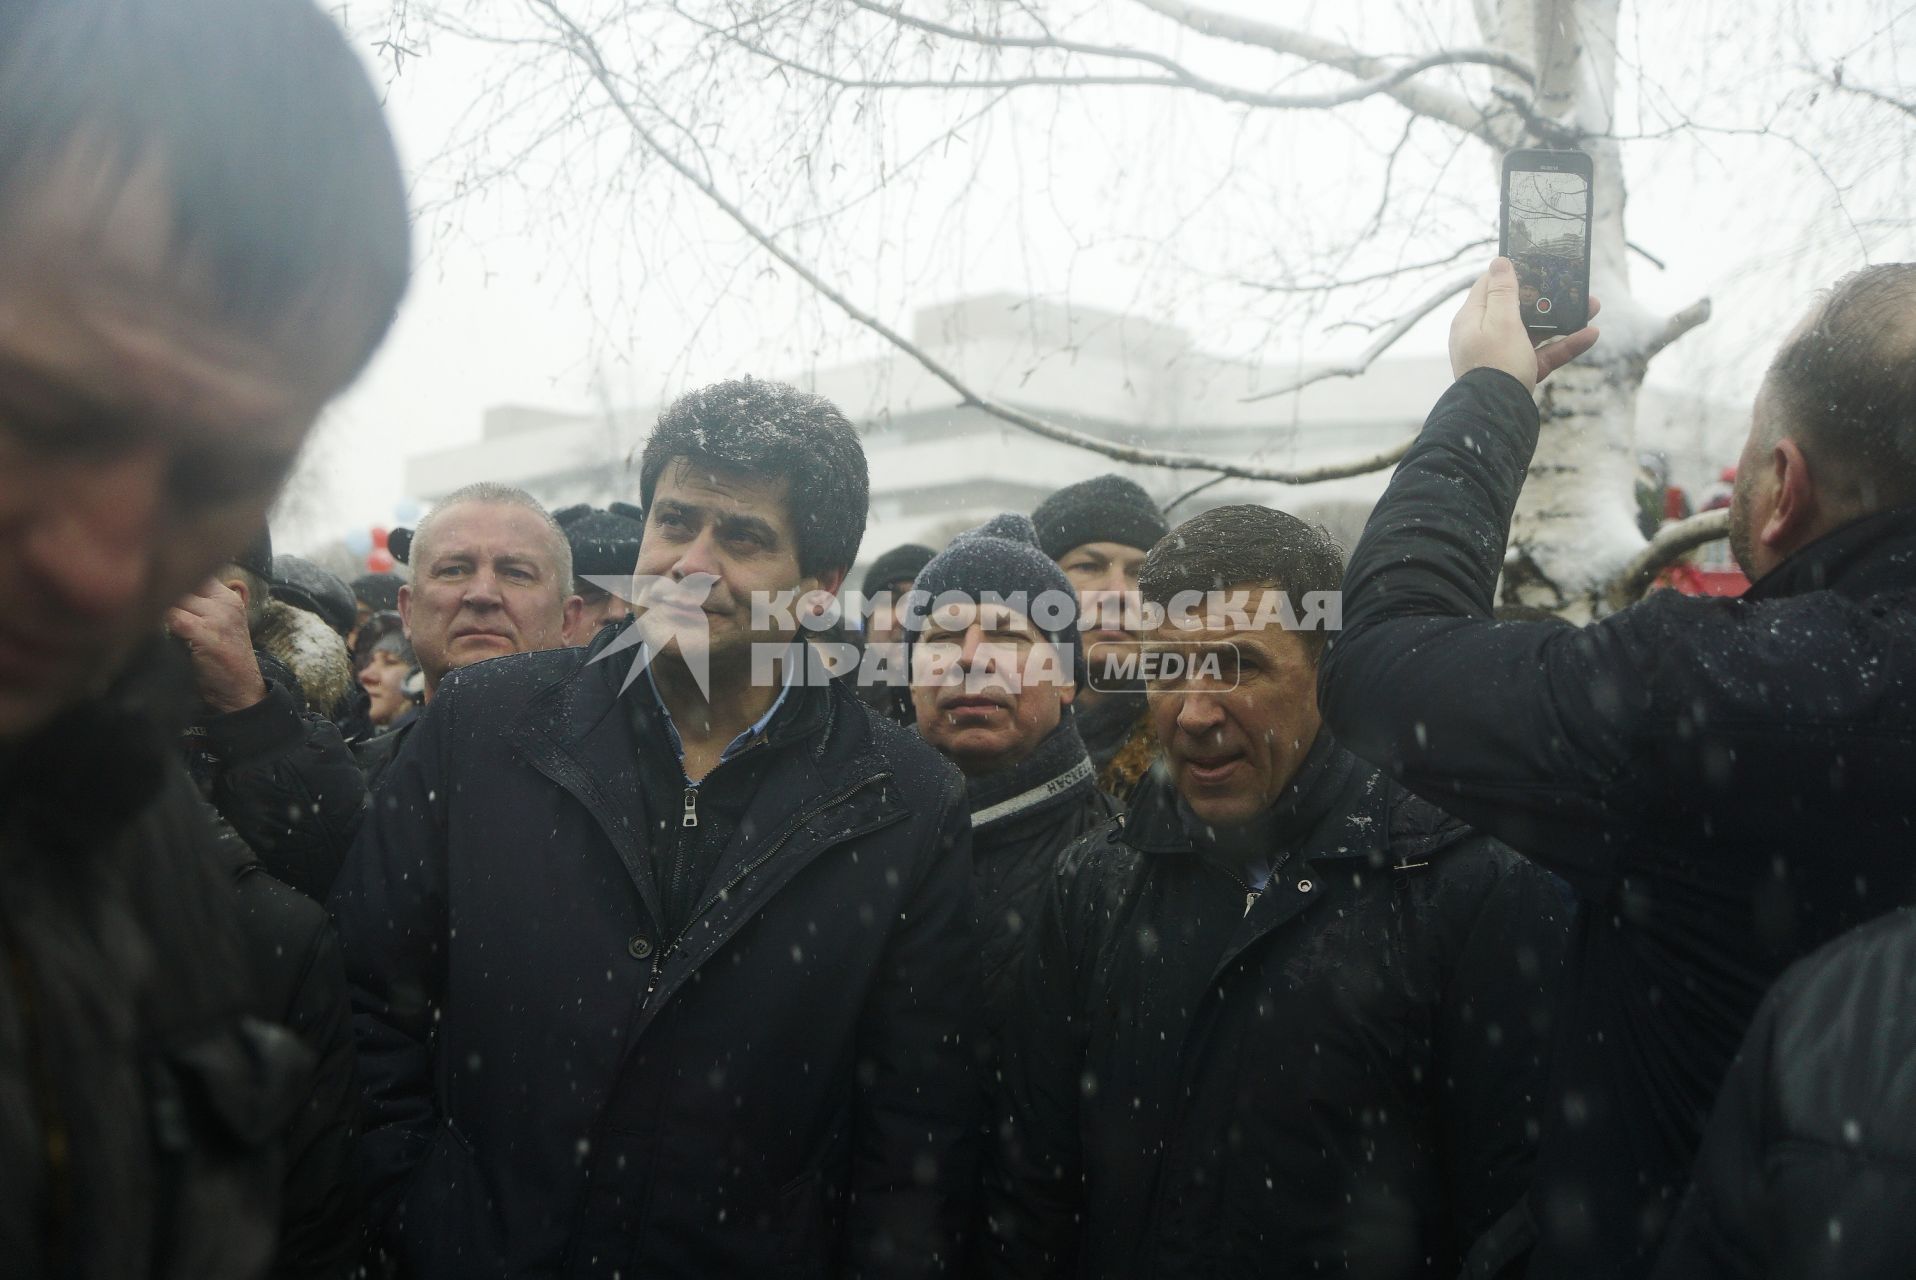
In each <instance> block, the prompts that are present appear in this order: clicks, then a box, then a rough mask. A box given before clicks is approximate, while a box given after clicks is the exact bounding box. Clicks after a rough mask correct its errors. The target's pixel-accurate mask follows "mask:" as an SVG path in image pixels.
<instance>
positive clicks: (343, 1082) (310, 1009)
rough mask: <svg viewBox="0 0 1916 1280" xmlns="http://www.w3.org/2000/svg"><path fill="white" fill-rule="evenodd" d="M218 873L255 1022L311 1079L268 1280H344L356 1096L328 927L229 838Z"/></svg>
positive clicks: (351, 1216) (356, 1248)
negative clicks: (240, 946)
mask: <svg viewBox="0 0 1916 1280" xmlns="http://www.w3.org/2000/svg"><path fill="white" fill-rule="evenodd" d="M222 836H223V838H222V839H221V840H220V842H219V851H220V862H221V868H222V870H224V871H225V872H226V874H227V875H229V876H231V877H232V880H233V886H234V888H235V890H236V891H237V892H238V894H239V902H240V928H241V931H242V933H243V935H244V938H245V942H246V958H247V966H248V971H249V972H250V974H251V975H252V978H253V994H254V1000H253V1012H254V1014H255V1016H257V1017H259V1018H262V1019H264V1020H266V1021H269V1022H276V1023H279V1024H280V1025H282V1026H284V1027H286V1028H287V1029H288V1030H290V1031H291V1032H292V1033H293V1034H294V1035H296V1036H298V1037H299V1039H300V1042H301V1043H303V1044H304V1045H305V1046H306V1048H307V1049H308V1050H309V1051H310V1052H311V1053H312V1054H313V1056H314V1064H315V1065H314V1071H313V1074H312V1076H311V1078H310V1080H309V1082H308V1084H307V1087H306V1088H305V1089H304V1090H302V1097H301V1105H300V1108H299V1111H298V1113H297V1114H296V1115H295V1116H294V1118H293V1120H292V1122H291V1124H290V1126H289V1127H288V1129H287V1132H286V1176H285V1179H284V1182H283V1189H284V1196H283V1200H282V1203H281V1208H280V1233H279V1245H278V1249H277V1251H276V1253H275V1256H274V1261H273V1267H272V1270H271V1271H270V1272H269V1273H268V1274H269V1275H270V1276H271V1277H273V1280H333V1278H339V1277H345V1276H349V1275H351V1274H352V1273H353V1268H354V1266H355V1265H356V1264H357V1263H358V1262H359V1259H360V1256H361V1254H362V1253H363V1252H364V1250H365V1243H366V1242H365V1207H364V1203H363V1201H362V1199H361V1196H360V1194H359V1186H358V1182H357V1181H356V1178H357V1173H356V1170H355V1169H354V1168H353V1130H354V1127H355V1126H356V1124H357V1122H358V1113H359V1090H358V1088H357V1082H356V1081H355V1079H354V1075H353V1015H352V1003H351V1001H350V999H349V998H348V997H347V994H346V967H345V963H344V962H343V961H342V960H341V959H340V955H339V942H338V939H337V938H335V937H334V935H333V924H332V921H331V920H329V919H328V918H327V916H326V911H325V909H324V908H322V907H321V906H320V905H319V904H318V903H316V902H314V901H313V900H312V899H311V898H308V897H307V896H306V895H304V894H301V893H295V892H294V891H293V890H292V889H290V888H288V887H287V886H286V885H285V884H283V883H282V882H280V881H279V880H277V879H275V878H274V877H273V876H272V875H271V874H269V873H268V872H267V871H266V869H265V868H264V867H262V866H261V865H260V862H259V859H258V858H257V857H256V856H255V855H254V853H253V851H252V850H251V849H249V848H248V847H247V846H246V844H245V842H244V841H242V840H240V839H239V837H238V836H236V835H234V834H233V833H232V832H231V831H230V830H227V831H224V832H223V833H222Z"/></svg>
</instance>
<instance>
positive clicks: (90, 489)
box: [0, 0, 409, 1280]
mask: <svg viewBox="0 0 1916 1280" xmlns="http://www.w3.org/2000/svg"><path fill="white" fill-rule="evenodd" d="M408 235H409V232H408V223H407V217H406V209H405V188H404V183H403V180H402V178H401V175H400V171H399V164H398V159H397V157H396V156H395V155H394V152H393V146H392V140H391V137H390V135H389V134H388V132H387V130H386V127H385V124H384V121H383V120H382V118H381V115H380V108H379V103H378V99H377V97H376V95H375V94H374V92H373V88H372V85H371V84H370V82H369V80H368V78H367V76H366V72H365V69H364V68H363V67H362V65H361V64H360V62H359V60H358V59H357V57H356V56H355V54H354V52H353V50H352V49H351V48H350V46H349V45H348V44H347V42H346V41H345V40H344V39H343V38H342V37H341V35H340V33H339V31H338V30H337V29H336V28H335V27H334V26H333V25H332V23H331V22H330V21H329V20H328V19H327V18H326V17H325V15H324V14H322V13H321V12H320V11H319V9H318V7H317V6H315V5H312V4H310V3H308V2H306V0H111V2H110V3H109V2H103V0H64V2H63V3H59V4H7V5H0V512H3V513H4V515H3V516H0V529H4V536H0V1257H3V1259H4V1261H0V1269H3V1270H4V1271H5V1273H6V1274H7V1275H8V1276H10V1277H14V1276H18V1277H29V1278H34V1280H38V1278H40V1277H60V1278H61V1280H70V1278H74V1277H79V1278H83V1280H105V1278H107V1277H111V1278H112V1280H138V1278H142V1277H167V1278H175V1277H179V1278H183V1277H194V1278H195V1280H228V1278H231V1280H240V1278H242V1277H245V1278H250V1277H256V1276H259V1275H260V1274H262V1273H263V1272H264V1271H265V1270H266V1269H267V1267H268V1266H269V1265H270V1264H271V1261H272V1258H273V1255H274V1232H275V1228H276V1225H277V1222H278V1218H279V1214H278V1199H279V1189H280V1182H281V1179H280V1168H279V1157H280V1150H279V1147H280V1141H281V1138H282V1136H283V1134H284V1132H285V1128H286V1124H287V1121H288V1119H289V1118H290V1117H291V1116H292V1114H293V1113H294V1112H295V1111H296V1110H297V1108H298V1106H299V1104H300V1101H301V1099H302V1097H303V1096H304V1094H305V1090H306V1089H307V1087H308V1085H309V1081H310V1076H309V1073H310V1071H311V1061H310V1056H309V1055H308V1054H306V1052H305V1051H304V1050H303V1049H301V1048H300V1047H299V1045H298V1044H297V1043H296V1042H295V1041H294V1039H293V1037H292V1036H291V1035H290V1034H289V1033H287V1032H286V1031H284V1030H283V1029H280V1028H277V1027H273V1026H269V1025H267V1024H264V1023H261V1022H259V1021H257V1020H256V1019H254V1018H251V1017H249V1016H248V1015H250V1014H252V1013H253V1012H254V1011H255V1010H256V1009H257V1007H258V1006H257V1004H256V1003H255V999H256V997H255V993H254V992H253V991H252V990H250V989H249V987H248V983H247V965H246V958H245V950H244V944H243V940H242V937H241V934H240V929H239V920H238V916H237V909H236V906H235V902H234V894H233V889H232V886H231V885H230V883H227V882H225V881H224V880H223V879H222V877H221V876H220V874H219V869H218V865H217V863H216V862H215V860H214V849H213V847H212V841H213V838H214V837H213V832H212V829H211V827H210V825H209V819H208V817H207V814H206V810H205V805H204V803H203V802H202V801H201V800H200V798H199V797H198V795H197V794H196V793H195V791H194V789H193V784H192V782H191V781H190V780H189V779H188V778H187V776H186V773H185V770H184V769H183V768H182V766H181V764H180V761H179V751H178V744H177V735H178V733H179V729H180V725H181V723H182V722H183V720H184V715H183V714H180V715H176V714H175V713H176V712H179V711H183V707H174V706H172V705H171V703H172V702H173V701H174V700H175V699H178V700H180V701H182V702H183V701H184V699H183V698H181V697H180V695H181V693H182V692H183V691H184V690H185V689H187V688H189V687H190V681H191V676H190V674H189V673H187V672H186V671H185V670H183V669H178V670H169V669H167V663H166V659H167V657H168V656H169V654H168V652H167V650H165V649H164V648H162V647H160V646H158V635H159V630H160V625H161V620H162V618H163V616H164V614H165V612H166V610H167V608H168V607H169V606H170V605H172V604H173V603H174V602H175V601H176V600H178V599H179V598H180V596H182V595H183V594H184V593H186V592H187V591H190V590H191V589H192V588H193V587H194V586H195V584H197V583H199V582H201V581H203V580H204V579H205V577H206V575H207V574H209V573H211V572H212V571H213V570H214V569H215V568H216V567H217V566H218V565H219V564H220V563H221V562H223V561H224V560H226V559H227V558H228V557H230V556H232V555H233V554H234V552H235V551H236V550H237V549H238V548H239V547H240V546H241V545H242V544H243V543H244V542H245V540H246V539H247V537H248V536H249V535H250V534H251V533H252V531H253V530H254V529H256V528H258V527H259V526H260V524H262V523H263V522H264V520H265V516H266V509H267V507H268V506H269V505H270V504H271V502H272V500H273V498H274V496H275V494H276V492H277V490H278V488H279V485H280V482H281V480H282V479H283V478H284V477H285V475H286V473H287V472H288V471H289V470H290V468H291V467H292V464H293V461H294V459H295V458H296V457H297V455H298V452H299V449H300V446H301V443H302V442H303V441H304V439H305V438H306V436H307V433H308V432H309V430H310V429H311V427H312V425H313V422H314V420H315V419H316V418H317V417H318V415H319V413H320V411H321V409H322V408H323V407H324V405H325V404H326V403H327V401H328V400H330V399H331V398H332V397H333V395H334V394H336V393H337V392H338V391H339V390H340V389H341V388H342V387H343V386H344V385H345V384H346V383H347V382H349V381H350V380H351V379H352V377H353V376H354V375H355V373H357V371H358V370H359V369H360V368H361V367H363V365H364V364H365V362H366V360H367V358H368V357H369V356H370V355H371V353H372V350H373V348H374V347H375V346H376V345H377V344H378V342H379V340H380V338H381V336H382V335H383V334H384V332H385V330H386V328H387V326H388V325H389V323H390V321H391V319H392V315H393V311H394V309H395V307H396V306H397V304H398V299H399V296H400V294H401V293H402V292H403V290H404V286H405V280H406V275H407V269H408V264H407V258H408ZM155 648H159V653H158V654H157V655H153V654H152V651H153V650H154V649H155ZM142 654H145V655H147V656H146V657H145V658H141V657H136V655H142ZM170 656H173V657H175V658H177V655H176V654H175V655H170ZM179 665H180V667H182V668H183V667H184V663H180V664H179Z"/></svg>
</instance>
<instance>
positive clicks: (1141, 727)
mask: <svg viewBox="0 0 1916 1280" xmlns="http://www.w3.org/2000/svg"><path fill="white" fill-rule="evenodd" d="M1031 522H1032V524H1033V525H1034V526H1036V528H1037V531H1038V545H1039V546H1041V547H1042V548H1044V553H1045V554H1046V555H1048V556H1050V557H1051V558H1052V559H1053V560H1055V561H1056V562H1057V563H1058V566H1059V567H1060V568H1062V569H1063V570H1064V571H1065V574H1066V575H1067V576H1068V577H1069V578H1070V579H1071V585H1072V586H1073V587H1074V588H1076V590H1077V593H1078V605H1079V609H1080V626H1081V628H1082V630H1083V633H1084V646H1085V662H1086V667H1087V670H1088V671H1089V672H1090V681H1089V683H1088V684H1087V685H1086V687H1085V689H1084V690H1083V692H1082V693H1081V694H1080V696H1079V701H1078V730H1079V732H1080V734H1082V736H1083V737H1084V741H1085V747H1086V749H1088V750H1089V751H1090V752H1091V760H1092V763H1093V764H1095V765H1096V766H1097V768H1098V771H1099V783H1100V785H1101V786H1103V787H1104V788H1105V789H1106V790H1107V791H1110V792H1111V793H1112V794H1114V795H1118V796H1123V795H1126V794H1128V793H1129V792H1130V791H1131V789H1132V788H1133V787H1135V786H1136V785H1137V783H1138V780H1139V779H1140V778H1142V777H1143V776H1144V773H1145V771H1146V770H1147V769H1149V768H1150V767H1151V761H1152V760H1153V759H1154V758H1155V757H1156V755H1157V745H1156V742H1155V740H1154V739H1153V738H1152V736H1151V726H1150V722H1149V719H1148V718H1147V717H1146V715H1145V710H1144V691H1143V690H1142V689H1141V688H1137V687H1134V686H1131V685H1129V684H1120V683H1119V682H1117V681H1115V680H1108V679H1103V678H1101V677H1100V673H1101V672H1102V671H1103V670H1104V668H1105V664H1106V663H1107V662H1108V661H1111V660H1112V659H1115V658H1118V657H1119V656H1120V654H1121V653H1122V651H1123V650H1124V649H1127V648H1129V647H1130V646H1132V645H1134V644H1135V643H1136V642H1137V639H1138V635H1137V627H1138V619H1137V611H1136V604H1135V602H1136V600H1137V590H1138V570H1139V569H1140V568H1141V567H1142V566H1143V564H1144V556H1145V553H1146V552H1148V551H1149V550H1150V549H1151V548H1152V546H1154V545H1155V544H1156V543H1157V541H1158V539H1159V538H1162V537H1163V536H1164V535H1165V534H1166V533H1167V532H1169V526H1167V525H1166V524H1165V522H1164V515H1163V513H1162V512H1160V511H1159V510H1158V506H1157V504H1156V503H1155V502H1153V501H1152V500H1151V496H1150V495H1149V494H1147V493H1146V492H1145V491H1144V490H1143V489H1142V488H1141V487H1140V486H1139V485H1138V484H1137V483H1136V482H1135V481H1132V480H1127V479H1125V478H1124V477H1123V476H1118V475H1106V476H1096V477H1093V478H1092V479H1090V480H1083V481H1080V482H1079V483H1077V484H1074V485H1067V486H1066V487H1065V488H1063V489H1060V490H1058V491H1057V492H1056V493H1054V494H1052V495H1051V496H1050V497H1048V498H1046V499H1045V500H1044V501H1043V502H1041V503H1039V504H1038V509H1037V510H1036V511H1034V512H1032V513H1031Z"/></svg>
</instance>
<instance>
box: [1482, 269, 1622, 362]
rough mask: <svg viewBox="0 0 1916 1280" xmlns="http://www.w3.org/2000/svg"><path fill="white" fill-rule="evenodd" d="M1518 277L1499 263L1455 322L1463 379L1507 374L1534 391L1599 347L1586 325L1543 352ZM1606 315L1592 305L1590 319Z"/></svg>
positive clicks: (1595, 303)
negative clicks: (1526, 316) (1526, 315)
mask: <svg viewBox="0 0 1916 1280" xmlns="http://www.w3.org/2000/svg"><path fill="white" fill-rule="evenodd" d="M1517 299H1518V286H1517V272H1516V270H1515V268H1513V267H1512V266H1511V264H1510V259H1508V258H1498V259H1497V260H1496V261H1494V262H1492V263H1491V264H1490V270H1488V271H1486V272H1484V273H1483V274H1482V275H1481V276H1478V277H1477V283H1476V284H1474V285H1472V286H1471V287H1470V296H1469V297H1467V298H1465V299H1464V305H1463V306H1462V307H1460V308H1458V310H1457V315H1456V317H1455V318H1454V319H1452V320H1451V322H1450V371H1451V373H1452V374H1454V375H1455V376H1456V377H1459V378H1461V377H1463V376H1464V375H1465V374H1466V373H1469V372H1470V371H1471V370H1472V369H1501V370H1503V371H1504V372H1505V373H1507V374H1509V375H1510V376H1511V377H1513V378H1515V379H1516V380H1517V381H1519V382H1521V383H1523V384H1524V386H1525V387H1526V388H1528V389H1530V390H1532V391H1534V390H1536V388H1537V384H1538V383H1539V382H1542V381H1543V380H1544V379H1545V378H1547V377H1549V376H1550V375H1551V374H1552V373H1554V372H1555V371H1556V370H1558V369H1560V368H1562V367H1563V366H1564V365H1566V364H1568V363H1570V361H1572V360H1575V359H1576V358H1577V357H1578V356H1580V355H1582V354H1583V353H1584V352H1586V351H1588V350H1589V349H1590V348H1591V347H1593V346H1595V345H1596V341H1597V331H1596V330H1595V329H1592V328H1590V327H1589V326H1588V325H1585V326H1584V327H1583V328H1580V329H1578V330H1577V331H1576V332H1575V333H1569V334H1564V335H1562V336H1560V337H1555V338H1551V339H1549V340H1547V341H1545V342H1544V344H1543V345H1542V346H1538V345H1537V339H1536V337H1535V335H1533V334H1532V333H1530V331H1529V330H1527V329H1525V328H1524V324H1523V313H1522V310H1521V308H1520V307H1519V305H1518V301H1517ZM1601 309H1602V304H1601V303H1599V302H1598V301H1597V299H1595V298H1592V299H1590V314H1591V315H1593V316H1594V315H1596V314H1597V312H1598V311H1599V310H1601Z"/></svg>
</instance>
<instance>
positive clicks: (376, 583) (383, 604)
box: [353, 573, 406, 613]
mask: <svg viewBox="0 0 1916 1280" xmlns="http://www.w3.org/2000/svg"><path fill="white" fill-rule="evenodd" d="M405 584H406V580H405V579H404V578H402V577H400V576H399V575H398V574H396V573H362V574H361V575H359V576H358V577H357V578H354V579H353V600H354V601H355V602H356V603H358V604H363V605H365V606H366V607H367V608H368V609H371V610H372V611H373V612H374V613H385V612H387V611H388V610H391V609H397V608H398V607H399V588H400V587H402V586H404V585H405Z"/></svg>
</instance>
